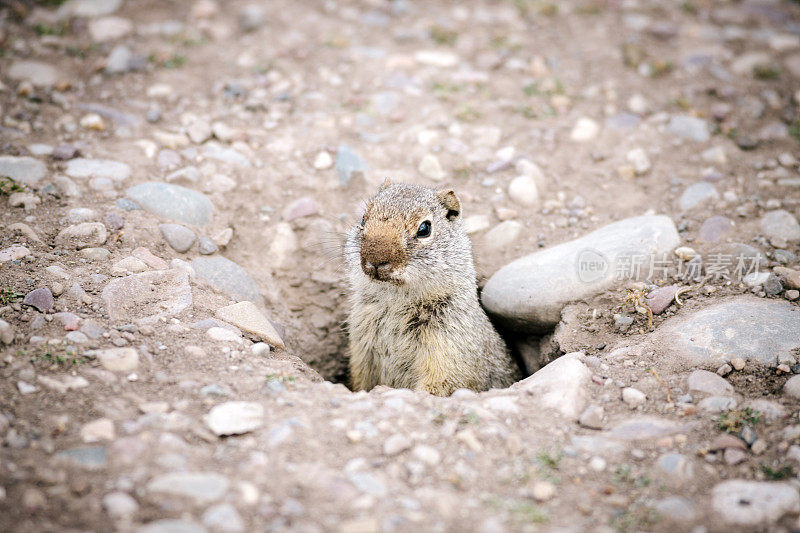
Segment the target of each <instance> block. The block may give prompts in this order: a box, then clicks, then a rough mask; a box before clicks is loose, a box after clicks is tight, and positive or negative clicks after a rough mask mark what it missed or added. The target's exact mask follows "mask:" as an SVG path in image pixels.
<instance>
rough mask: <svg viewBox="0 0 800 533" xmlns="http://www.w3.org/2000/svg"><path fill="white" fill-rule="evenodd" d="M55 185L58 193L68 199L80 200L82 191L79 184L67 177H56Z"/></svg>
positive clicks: (54, 179)
mask: <svg viewBox="0 0 800 533" xmlns="http://www.w3.org/2000/svg"><path fill="white" fill-rule="evenodd" d="M53 184H54V185H55V186H56V188H57V189H58V191H59V192H60V193H61V194H63V195H64V196H66V197H68V198H80V197H81V189H80V187H78V184H77V183H75V182H74V181H72V180H71V179H69V178H68V177H66V176H56V177H54V178H53Z"/></svg>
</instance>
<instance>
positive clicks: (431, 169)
mask: <svg viewBox="0 0 800 533" xmlns="http://www.w3.org/2000/svg"><path fill="white" fill-rule="evenodd" d="M418 170H419V173H420V174H422V175H423V176H424V177H426V178H428V179H430V180H433V181H441V180H443V179H444V178H445V176H446V174H445V172H444V170H442V165H441V164H440V163H439V159H438V158H437V157H436V156H435V155H433V154H426V155H425V157H423V158H422V160H421V161H420V162H419V167H418Z"/></svg>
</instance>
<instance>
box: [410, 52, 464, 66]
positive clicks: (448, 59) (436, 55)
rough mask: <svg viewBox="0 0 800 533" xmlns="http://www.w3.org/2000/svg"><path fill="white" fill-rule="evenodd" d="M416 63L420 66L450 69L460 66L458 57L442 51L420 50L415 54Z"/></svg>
mask: <svg viewBox="0 0 800 533" xmlns="http://www.w3.org/2000/svg"><path fill="white" fill-rule="evenodd" d="M414 61H416V62H417V63H419V64H420V65H427V66H432V67H439V68H449V67H454V66H456V65H457V64H458V56H457V55H456V54H454V53H452V52H445V51H440V50H419V51H418V52H416V53H415V54H414Z"/></svg>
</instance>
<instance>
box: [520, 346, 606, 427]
mask: <svg viewBox="0 0 800 533" xmlns="http://www.w3.org/2000/svg"><path fill="white" fill-rule="evenodd" d="M582 356H583V354H582V353H580V352H576V353H571V354H567V355H563V356H561V357H559V358H558V359H556V360H555V361H553V362H552V363H549V364H547V365H545V366H544V367H542V368H541V369H539V370H538V371H537V372H535V373H534V374H533V375H532V376H530V377H527V378H525V379H523V380H522V381H519V382H517V383H515V384H514V385H512V386H511V388H512V389H515V390H521V391H526V392H527V393H528V394H530V395H531V396H533V397H534V398H535V404H536V405H537V407H543V408H546V409H552V410H554V411H556V412H557V413H560V414H561V415H563V416H564V417H566V418H569V419H571V420H578V417H579V416H580V414H581V413H582V412H583V410H584V409H585V408H586V404H587V402H588V399H589V392H588V390H587V386H588V384H589V383H590V382H591V378H592V373H591V371H590V370H589V369H588V368H587V367H586V365H585V364H584V363H583V362H582V361H581V358H582Z"/></svg>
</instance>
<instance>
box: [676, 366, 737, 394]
mask: <svg viewBox="0 0 800 533" xmlns="http://www.w3.org/2000/svg"><path fill="white" fill-rule="evenodd" d="M687 385H688V387H689V392H702V393H704V394H710V395H712V396H730V395H731V394H733V386H732V385H731V384H730V383H728V381H727V380H725V378H722V377H720V376H718V375H717V374H715V373H713V372H709V371H707V370H695V371H694V372H692V373H691V374H690V375H689V379H688V380H687Z"/></svg>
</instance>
